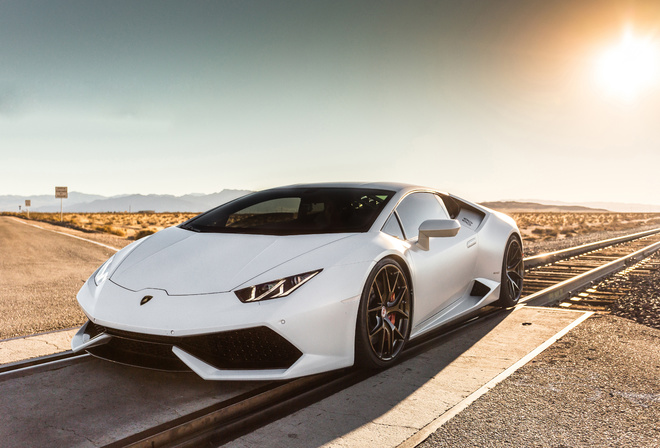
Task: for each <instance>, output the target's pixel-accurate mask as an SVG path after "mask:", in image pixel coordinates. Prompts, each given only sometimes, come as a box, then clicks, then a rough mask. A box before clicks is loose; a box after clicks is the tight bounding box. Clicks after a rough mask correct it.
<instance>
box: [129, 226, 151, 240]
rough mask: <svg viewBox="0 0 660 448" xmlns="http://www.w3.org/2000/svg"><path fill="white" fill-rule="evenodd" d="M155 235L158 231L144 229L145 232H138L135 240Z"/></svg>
mask: <svg viewBox="0 0 660 448" xmlns="http://www.w3.org/2000/svg"><path fill="white" fill-rule="evenodd" d="M154 233H156V231H155V230H153V229H144V230H140V231H139V232H137V233H136V234H135V235H134V236H133V239H135V240H139V239H140V238H144V237H145V236H149V235H152V234H154Z"/></svg>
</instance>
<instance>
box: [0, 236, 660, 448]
mask: <svg viewBox="0 0 660 448" xmlns="http://www.w3.org/2000/svg"><path fill="white" fill-rule="evenodd" d="M659 249H660V229H657V230H654V231H649V232H643V233H640V234H634V235H630V236H627V237H623V238H617V239H611V240H606V241H602V242H598V243H593V244H588V245H583V246H579V247H576V248H571V249H567V250H563V251H558V252H553V253H550V254H542V255H540V256H535V257H529V258H526V259H525V263H526V265H527V266H529V268H528V270H527V271H526V280H525V287H524V290H523V298H522V299H521V302H524V303H527V304H533V305H549V304H556V303H558V302H560V301H563V300H568V301H571V302H582V303H583V304H584V303H587V302H588V301H587V300H586V299H585V296H584V295H583V294H587V296H589V294H592V295H593V294H595V292H601V293H603V295H607V292H606V291H605V289H604V288H601V286H597V285H596V284H597V282H599V281H601V280H602V279H604V278H607V277H609V276H612V275H613V274H614V273H616V272H619V271H625V270H628V271H630V270H631V269H633V268H635V267H637V268H640V267H641V268H644V266H646V265H647V264H648V262H645V261H643V260H644V259H646V258H647V257H648V256H650V255H651V254H653V253H654V252H655V251H657V250H659ZM659 263H660V262H659ZM583 290H584V291H585V292H581V291H583ZM575 297H579V298H580V299H579V300H571V298H575ZM601 305H602V304H601ZM520 306H522V305H520ZM501 312H502V311H501V310H500V309H498V308H495V307H486V308H484V309H482V310H480V311H479V312H477V313H475V314H474V315H472V316H470V317H469V318H468V319H467V320H465V321H463V322H460V323H456V324H453V325H452V326H448V327H444V328H443V329H441V330H440V331H436V332H434V333H432V334H430V335H428V336H426V337H424V338H423V339H421V340H415V341H414V343H411V344H410V346H409V347H408V348H407V350H406V351H405V352H404V353H403V357H404V359H406V358H411V357H414V356H417V355H419V354H420V353H423V352H424V351H426V350H429V349H430V348H432V347H434V346H436V345H438V344H439V343H441V342H442V341H444V340H446V338H448V337H450V336H451V335H452V334H453V333H455V332H458V331H460V330H461V329H463V328H465V327H467V326H469V325H473V324H475V323H476V322H484V321H487V320H488V319H490V318H492V317H495V316H497V315H499V314H500V313H501ZM97 364H98V365H99V366H102V367H101V369H103V370H102V371H105V372H107V371H108V370H111V369H110V368H109V367H108V366H109V364H108V363H105V362H101V361H97V360H95V359H94V358H92V357H90V356H88V355H74V354H73V353H71V352H66V353H63V354H59V355H51V356H49V357H44V358H39V359H36V360H31V361H27V362H22V363H13V364H10V365H6V366H1V367H0V382H7V381H19V380H21V379H25V378H28V377H30V378H32V379H34V378H37V377H39V376H40V375H41V374H43V375H44V376H46V375H57V374H58V372H57V371H58V370H63V368H64V367H71V368H72V369H74V371H80V372H81V373H78V375H90V374H94V371H93V369H94V366H95V365H97ZM113 368H114V367H113ZM116 368H117V369H124V368H123V367H121V366H116ZM76 369H77V370H76ZM125 369H129V368H125ZM128 371H129V370H122V371H121V372H119V374H118V375H117V376H118V378H120V381H126V372H128ZM130 371H131V372H133V371H134V370H133V369H131V370H130ZM90 372H91V373H90ZM374 374H375V373H374V372H372V371H364V370H357V369H344V370H339V371H334V372H328V373H324V374H320V375H314V376H310V377H304V378H299V379H295V380H291V381H286V382H268V383H252V384H254V385H253V386H250V387H242V388H241V387H238V386H233V385H232V384H236V385H240V384H241V383H229V385H228V386H227V388H228V389H231V388H232V387H234V388H235V389H236V390H237V392H236V393H229V394H226V395H223V396H222V397H220V398H218V399H216V400H212V401H213V402H212V403H210V404H206V405H203V406H197V407H196V408H195V409H193V410H191V411H190V412H187V413H185V414H183V415H180V416H177V417H175V418H170V419H165V421H163V422H162V423H159V424H157V425H153V424H151V425H149V424H147V425H141V426H140V425H137V427H138V429H137V430H135V431H134V432H133V433H132V434H131V435H129V436H126V437H125V436H124V435H125V434H127V433H126V432H125V433H123V434H122V436H121V437H114V438H112V440H110V439H107V440H105V439H101V440H103V441H102V442H101V443H98V444H97V446H105V447H107V448H110V447H112V448H119V447H128V446H130V447H175V446H176V447H193V446H195V447H197V446H218V445H220V444H222V443H224V442H227V441H229V440H232V439H234V438H236V437H238V436H240V435H242V434H245V433H248V432H250V431H251V430H253V429H255V428H257V427H259V426H262V425H264V424H267V423H269V422H271V421H274V420H276V419H278V418H281V417H282V416H283V415H287V414H289V413H291V412H295V411H296V410H298V409H301V408H303V407H305V406H308V405H309V404H311V403H314V402H317V401H319V400H321V399H323V398H325V397H327V396H330V395H332V394H334V393H335V392H337V391H339V390H342V389H345V388H347V387H350V386H351V385H353V384H356V383H358V382H361V381H363V380H365V379H366V378H368V377H370V376H372V375H374ZM163 375H165V374H163ZM28 379H29V378H28ZM74 380H75V379H74ZM131 380H135V381H141V380H140V379H139V378H138V379H137V380H136V379H135V378H131ZM51 381H54V380H52V379H51ZM57 381H66V379H64V380H63V379H59V380H57ZM199 381H201V380H198V379H196V378H194V379H193V378H191V379H190V381H189V382H190V384H192V385H193V386H195V387H198V386H199V384H200V383H199ZM203 383H205V384H204V385H203V386H202V387H199V389H200V392H199V394H200V396H199V400H200V401H201V400H203V399H204V400H207V401H208V399H207V394H208V391H209V390H211V391H213V390H214V389H213V385H209V384H208V383H209V382H203ZM244 384H245V383H243V384H242V386H244ZM106 387H110V388H112V387H113V386H106ZM115 387H121V386H115ZM184 387H186V386H185V385H184ZM86 393H89V394H90V395H93V393H92V392H86ZM196 399H197V398H194V397H193V399H192V400H193V401H194V400H196ZM104 411H105V412H107V409H104ZM148 412H149V406H145V408H144V410H139V411H138V412H137V414H148ZM98 418H100V419H103V416H99V417H98Z"/></svg>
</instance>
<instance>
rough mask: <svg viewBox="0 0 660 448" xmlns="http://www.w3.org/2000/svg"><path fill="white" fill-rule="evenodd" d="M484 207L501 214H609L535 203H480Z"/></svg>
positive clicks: (576, 207) (567, 206) (583, 208)
mask: <svg viewBox="0 0 660 448" xmlns="http://www.w3.org/2000/svg"><path fill="white" fill-rule="evenodd" d="M481 205H483V206H484V207H488V208H492V209H493V210H498V211H501V212H509V213H512V212H561V213H576V212H582V213H586V212H589V213H609V212H610V210H606V209H603V208H590V207H584V206H580V205H549V204H539V203H537V202H517V201H495V202H482V203H481Z"/></svg>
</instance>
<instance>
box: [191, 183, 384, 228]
mask: <svg viewBox="0 0 660 448" xmlns="http://www.w3.org/2000/svg"><path fill="white" fill-rule="evenodd" d="M393 195H394V192H393V191H387V190H376V189H368V188H278V189H275V190H266V191H261V192H258V193H253V194H250V195H247V196H244V197H242V198H239V199H236V200H234V201H232V202H229V203H227V204H223V205H221V206H219V207H216V208H214V209H213V210H210V211H208V212H206V213H203V214H201V215H198V216H196V217H194V218H192V219H191V220H189V221H187V222H185V223H183V224H181V226H180V227H181V228H183V229H187V230H192V231H195V232H217V233H249V234H264V235H303V234H316V233H353V232H366V231H368V230H369V228H370V227H371V225H372V224H373V222H374V220H375V219H376V217H377V216H378V215H379V214H380V212H381V211H382V210H383V207H384V206H385V204H387V202H388V201H389V200H390V198H391V197H392V196H393Z"/></svg>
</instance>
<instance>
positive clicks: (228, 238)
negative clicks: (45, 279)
mask: <svg viewBox="0 0 660 448" xmlns="http://www.w3.org/2000/svg"><path fill="white" fill-rule="evenodd" d="M348 236H350V235H349V234H323V235H293V236H272V235H241V234H231V233H195V232H191V231H188V230H184V229H181V228H178V227H171V228H168V229H165V230H163V231H160V232H158V233H156V234H154V235H152V236H150V237H148V239H147V240H146V241H144V242H143V243H142V244H140V245H139V246H138V247H136V248H135V249H134V250H133V251H132V252H130V253H129V254H128V255H127V256H126V257H125V258H124V259H123V260H122V262H121V264H120V265H119V266H118V267H117V269H115V271H114V272H113V273H112V275H111V276H110V280H111V281H112V282H113V283H116V284H117V285H119V286H121V287H123V288H126V289H129V290H132V291H140V290H142V289H162V290H165V291H166V292H167V293H168V294H169V295H193V294H212V293H218V292H227V291H231V290H232V289H234V288H236V287H237V286H239V285H242V284H243V283H245V282H247V281H249V280H250V279H252V278H254V277H256V276H258V275H260V274H263V273H264V272H266V271H268V270H270V269H273V268H275V267H277V266H279V265H281V264H282V263H286V262H287V261H289V260H292V259H294V258H296V257H299V256H300V255H303V254H305V253H307V252H310V251H312V250H314V249H317V248H319V247H322V246H325V245H327V244H331V243H333V242H335V241H338V240H341V239H343V238H346V237H348ZM322 267H324V266H320V265H319V266H309V269H310V270H312V269H317V268H322ZM293 274H297V272H292V273H291V275H293Z"/></svg>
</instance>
